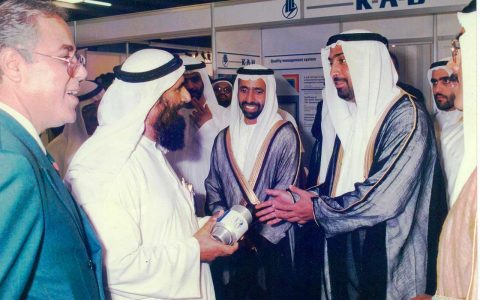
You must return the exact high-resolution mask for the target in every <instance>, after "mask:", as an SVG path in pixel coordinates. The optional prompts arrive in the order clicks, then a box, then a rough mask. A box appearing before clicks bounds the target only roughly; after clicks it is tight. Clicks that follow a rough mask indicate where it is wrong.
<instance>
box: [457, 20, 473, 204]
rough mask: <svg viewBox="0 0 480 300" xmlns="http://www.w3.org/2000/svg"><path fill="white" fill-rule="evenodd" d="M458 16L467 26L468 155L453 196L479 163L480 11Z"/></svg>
mask: <svg viewBox="0 0 480 300" xmlns="http://www.w3.org/2000/svg"><path fill="white" fill-rule="evenodd" d="M458 20H459V21H460V24H461V25H462V27H463V28H464V29H465V33H464V34H462V36H461V37H460V47H461V55H462V80H463V136H464V155H463V160H462V163H461V164H460V169H459V170H458V175H457V179H456V181H455V188H454V190H453V196H452V198H453V199H456V198H457V197H458V195H459V194H460V191H461V190H462V188H463V186H464V185H465V183H466V182H467V180H468V178H469V177H470V175H471V174H472V172H473V170H474V169H475V168H476V167H477V12H476V11H473V12H460V13H458Z"/></svg>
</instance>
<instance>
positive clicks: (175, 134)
mask: <svg viewBox="0 0 480 300" xmlns="http://www.w3.org/2000/svg"><path fill="white" fill-rule="evenodd" d="M177 112H178V110H177V109H175V110H171V111H169V112H167V111H165V112H164V113H163V114H162V115H161V116H160V117H159V118H158V120H157V122H156V123H155V125H154V128H155V131H156V133H157V139H156V143H157V144H159V145H160V146H162V147H163V148H165V149H167V150H168V151H176V150H179V149H182V148H183V147H184V145H185V142H184V136H185V126H186V124H185V119H184V118H183V117H182V116H180V115H178V113H177ZM165 114H167V116H166V117H164V115H165Z"/></svg>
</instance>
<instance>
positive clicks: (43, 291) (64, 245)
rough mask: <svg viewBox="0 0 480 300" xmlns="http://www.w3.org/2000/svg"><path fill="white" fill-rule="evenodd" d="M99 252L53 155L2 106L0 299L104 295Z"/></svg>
mask: <svg viewBox="0 0 480 300" xmlns="http://www.w3.org/2000/svg"><path fill="white" fill-rule="evenodd" d="M101 255H102V253H101V247H100V245H99V242H98V240H97V239H96V237H95V234H94V232H93V229H92V227H91V225H90V224H89V222H88V219H87V217H86V215H85V214H84V213H83V212H82V210H81V209H80V208H79V207H78V206H77V204H76V203H75V201H74V200H73V198H72V197H71V195H70V193H69V192H68V190H67V189H66V188H65V186H64V184H63V182H62V180H61V179H60V176H59V175H58V173H57V172H56V170H55V169H54V168H53V166H52V164H51V161H50V160H49V157H47V156H46V155H45V154H44V153H43V151H42V150H41V148H40V147H39V145H38V144H37V142H36V141H35V140H34V139H33V138H32V136H31V135H30V134H29V133H28V132H27V131H26V130H25V129H24V128H23V127H22V126H21V125H20V124H19V123H18V122H17V121H16V120H15V119H13V118H12V117H11V116H10V115H8V114H7V113H5V112H4V111H3V110H0V299H19V298H22V299H25V298H26V299H103V298H104V292H103V283H102V262H101V258H102V257H101Z"/></svg>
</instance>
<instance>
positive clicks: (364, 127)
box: [257, 30, 447, 299]
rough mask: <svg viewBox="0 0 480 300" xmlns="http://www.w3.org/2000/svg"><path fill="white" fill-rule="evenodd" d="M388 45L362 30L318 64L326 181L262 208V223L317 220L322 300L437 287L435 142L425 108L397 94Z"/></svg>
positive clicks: (333, 41)
mask: <svg viewBox="0 0 480 300" xmlns="http://www.w3.org/2000/svg"><path fill="white" fill-rule="evenodd" d="M387 44H388V41H387V39H386V38H385V37H383V36H381V35H379V34H375V33H371V32H367V31H360V30H355V31H349V32H345V33H342V34H338V35H334V36H332V37H330V39H329V40H328V43H327V47H326V48H324V49H322V63H323V68H324V72H325V92H326V97H325V100H324V101H325V104H324V105H325V106H326V108H327V109H328V116H329V118H328V119H327V120H326V121H325V123H326V122H327V121H330V122H331V127H330V128H333V130H332V131H324V129H326V128H329V126H324V125H325V124H324V123H322V138H323V140H328V139H335V143H334V144H333V145H334V146H333V151H332V154H331V158H330V162H329V169H328V172H327V175H326V179H325V182H324V184H322V185H320V186H317V187H314V188H313V189H312V190H311V191H304V190H301V189H298V188H295V187H291V188H290V189H291V190H292V191H293V192H294V193H296V194H297V196H298V197H299V199H298V201H297V202H296V203H294V204H293V203H292V202H291V199H290V195H289V194H288V193H287V192H285V191H279V190H272V191H268V192H267V193H268V194H269V195H271V196H272V197H273V199H272V200H269V201H267V202H266V203H264V204H262V205H259V208H265V209H264V210H262V211H260V212H259V213H257V216H259V217H260V220H261V221H266V222H268V223H269V224H276V223H277V222H278V221H279V220H286V221H291V222H299V223H302V224H303V223H306V222H308V221H311V220H314V221H315V222H316V223H317V225H318V227H319V230H323V231H324V232H325V239H324V240H323V241H320V242H323V243H325V245H324V249H325V252H324V253H319V255H324V259H323V261H324V262H325V266H318V265H317V266H312V267H314V268H322V267H324V272H323V274H324V277H323V278H320V279H319V280H320V281H318V282H321V284H319V283H318V282H314V281H312V282H310V285H312V286H321V287H322V289H321V290H320V291H319V292H318V293H319V294H316V296H317V297H318V298H320V297H324V298H331V299H408V298H410V297H413V296H415V295H417V294H418V292H423V291H432V290H434V289H435V274H434V273H435V259H436V252H437V246H438V236H439V232H440V227H441V222H442V221H443V218H444V216H445V214H446V210H447V206H446V201H445V194H444V193H443V194H441V191H438V193H437V191H436V190H435V189H436V186H437V185H433V182H436V181H437V180H439V181H441V177H442V176H441V170H440V163H439V160H438V157H437V149H436V145H435V134H434V130H433V126H432V123H431V120H430V118H429V115H428V113H427V111H426V109H425V108H424V107H423V105H422V106H420V105H417V103H416V101H414V100H413V99H412V98H413V97H412V96H411V95H408V94H406V93H405V92H404V91H402V90H401V89H399V88H398V87H397V85H396V84H397V80H398V77H397V72H396V71H395V67H394V66H393V63H392V61H391V59H390V55H389V53H388V48H387ZM326 161H328V159H327V160H326ZM322 162H323V157H322ZM440 188H442V187H441V186H440ZM298 197H297V198H298ZM307 280H308V278H307ZM320 294H321V295H320Z"/></svg>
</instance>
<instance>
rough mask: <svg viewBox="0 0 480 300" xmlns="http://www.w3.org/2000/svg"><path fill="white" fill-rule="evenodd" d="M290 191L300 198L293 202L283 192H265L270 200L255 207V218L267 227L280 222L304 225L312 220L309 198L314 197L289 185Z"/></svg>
mask: <svg viewBox="0 0 480 300" xmlns="http://www.w3.org/2000/svg"><path fill="white" fill-rule="evenodd" d="M289 189H290V191H291V192H292V193H294V194H296V195H298V196H299V197H300V198H299V200H298V201H297V202H294V199H292V196H291V195H290V194H289V193H288V192H287V191H283V190H270V189H267V190H265V192H266V193H267V195H269V196H270V198H269V199H268V200H267V201H265V202H262V203H261V204H258V205H256V206H255V208H256V209H257V213H256V214H255V216H257V218H258V219H259V220H260V222H263V223H267V224H268V225H275V224H278V223H280V222H282V221H288V222H292V223H298V224H305V223H307V222H308V221H310V220H313V204H312V201H311V198H312V197H314V196H316V195H315V194H312V193H310V192H308V191H305V190H302V189H299V188H297V187H296V186H293V185H291V186H290V187H289Z"/></svg>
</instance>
